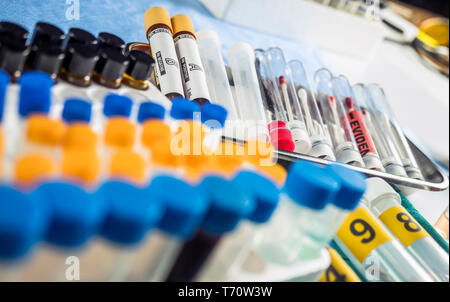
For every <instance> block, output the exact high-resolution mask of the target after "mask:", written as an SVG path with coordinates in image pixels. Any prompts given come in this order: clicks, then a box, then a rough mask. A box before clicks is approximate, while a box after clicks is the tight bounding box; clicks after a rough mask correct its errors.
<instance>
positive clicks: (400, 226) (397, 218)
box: [379, 206, 429, 247]
mask: <svg viewBox="0 0 450 302" xmlns="http://www.w3.org/2000/svg"><path fill="white" fill-rule="evenodd" d="M379 218H380V220H381V221H382V222H383V223H384V225H385V226H386V227H387V228H388V229H389V230H390V231H391V232H392V233H393V234H394V235H395V236H396V237H397V238H398V239H399V240H400V242H401V243H402V244H403V245H404V246H406V247H408V246H410V245H411V244H412V243H414V242H416V241H417V240H419V239H421V238H424V237H427V236H429V235H428V233H427V232H426V231H425V230H424V229H423V228H422V227H421V226H420V224H419V223H418V222H417V221H416V220H415V219H414V218H413V217H412V216H411V215H410V214H409V213H408V211H406V209H405V208H404V207H402V206H395V207H392V208H390V209H387V210H386V211H384V212H383V213H382V214H381V215H380V217H379Z"/></svg>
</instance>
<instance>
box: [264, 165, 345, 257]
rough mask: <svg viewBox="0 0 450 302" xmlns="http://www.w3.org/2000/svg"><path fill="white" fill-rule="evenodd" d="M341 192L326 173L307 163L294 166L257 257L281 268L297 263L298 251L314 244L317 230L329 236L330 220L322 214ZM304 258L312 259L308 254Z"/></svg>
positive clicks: (266, 229)
mask: <svg viewBox="0 0 450 302" xmlns="http://www.w3.org/2000/svg"><path fill="white" fill-rule="evenodd" d="M339 188H340V184H339V183H338V182H337V181H336V180H334V178H333V177H332V176H331V175H330V174H329V173H328V172H327V171H325V169H323V168H321V167H319V166H317V165H315V164H311V163H308V162H305V161H299V162H296V163H294V164H293V165H292V166H291V168H290V170H289V173H288V176H287V179H286V183H285V186H284V192H283V193H282V195H281V198H280V204H279V206H278V209H277V210H276V212H275V213H274V216H273V218H272V220H271V222H270V223H269V224H268V225H267V226H265V227H264V235H263V238H262V239H261V241H260V243H259V244H258V246H257V251H258V254H259V255H261V256H262V257H263V258H264V259H265V260H266V261H268V262H270V263H276V264H279V265H290V264H292V263H294V262H295V261H296V260H298V259H299V257H300V255H299V251H301V250H302V248H306V247H305V246H304V245H305V243H308V241H309V243H313V244H314V243H315V242H314V238H309V236H310V232H312V229H313V228H317V232H320V231H322V232H327V233H328V232H329V230H327V229H326V227H325V225H326V223H325V224H324V219H325V221H327V222H329V221H330V220H331V217H323V215H324V214H323V213H324V209H325V207H326V206H327V205H328V204H329V203H330V202H331V201H332V200H333V199H334V198H335V197H336V194H337V193H338V191H339ZM283 230H289V232H286V231H283ZM310 245H311V244H310ZM305 251H307V249H305ZM316 252H317V251H314V252H313V253H314V254H315V253H316ZM302 256H307V259H310V257H311V255H307V253H306V252H305V253H303V255H302Z"/></svg>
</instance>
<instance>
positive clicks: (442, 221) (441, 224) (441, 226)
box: [434, 206, 448, 241]
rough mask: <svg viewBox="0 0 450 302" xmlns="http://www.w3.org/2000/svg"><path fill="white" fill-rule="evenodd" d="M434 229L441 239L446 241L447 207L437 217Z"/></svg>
mask: <svg viewBox="0 0 450 302" xmlns="http://www.w3.org/2000/svg"><path fill="white" fill-rule="evenodd" d="M434 228H435V229H436V231H438V232H439V234H441V236H442V238H444V239H445V240H447V241H448V206H447V209H446V210H445V211H444V213H442V215H441V217H439V219H438V221H437V222H436V224H435V225H434Z"/></svg>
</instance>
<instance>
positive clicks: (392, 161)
mask: <svg viewBox="0 0 450 302" xmlns="http://www.w3.org/2000/svg"><path fill="white" fill-rule="evenodd" d="M353 91H354V93H355V95H356V96H357V100H358V103H359V105H360V106H361V109H359V110H361V111H360V112H361V113H362V118H363V121H364V123H365V124H366V125H367V128H368V129H369V131H370V134H371V135H372V138H373V140H374V142H375V144H376V150H377V151H378V154H379V156H380V159H381V163H382V165H383V167H384V169H385V170H386V172H388V173H391V174H393V175H397V176H403V177H407V174H406V171H405V169H404V168H403V164H402V162H401V159H400V155H399V154H398V152H397V150H396V149H395V146H394V143H393V141H392V139H391V137H390V135H389V129H387V127H386V126H387V125H386V124H385V123H384V121H383V117H382V116H381V113H380V112H379V111H378V110H376V109H375V108H374V106H373V105H372V102H373V101H372V100H371V98H370V95H369V93H368V91H367V89H366V87H365V86H364V85H363V84H356V85H354V86H353ZM347 103H348V105H351V104H352V102H350V101H348V102H347ZM358 108H359V107H358ZM349 119H350V115H349ZM350 123H351V122H350ZM354 129H356V128H354ZM355 138H356V135H355Z"/></svg>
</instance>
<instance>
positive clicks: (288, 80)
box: [264, 47, 311, 154]
mask: <svg viewBox="0 0 450 302" xmlns="http://www.w3.org/2000/svg"><path fill="white" fill-rule="evenodd" d="M264 54H265V56H266V57H267V63H268V65H269V69H270V71H271V74H272V78H273V80H275V82H274V84H275V87H274V89H278V91H279V94H278V95H277V94H275V97H277V96H279V97H280V98H281V99H280V100H279V102H280V105H281V106H280V107H281V109H282V110H283V111H284V112H286V118H287V119H286V122H287V126H288V128H289V129H290V131H291V134H292V139H293V140H294V143H295V152H298V153H303V154H308V153H309V152H310V151H311V141H310V139H309V135H308V132H307V130H306V125H305V121H304V118H303V113H302V110H301V105H300V101H299V100H298V96H297V92H296V90H295V88H294V86H293V83H292V76H291V74H292V72H291V71H290V69H289V68H288V66H287V64H286V60H285V58H284V53H283V51H282V50H281V49H280V48H278V47H272V48H269V49H268V50H267V51H265V53H264ZM267 92H269V91H267ZM269 93H270V92H269Z"/></svg>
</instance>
